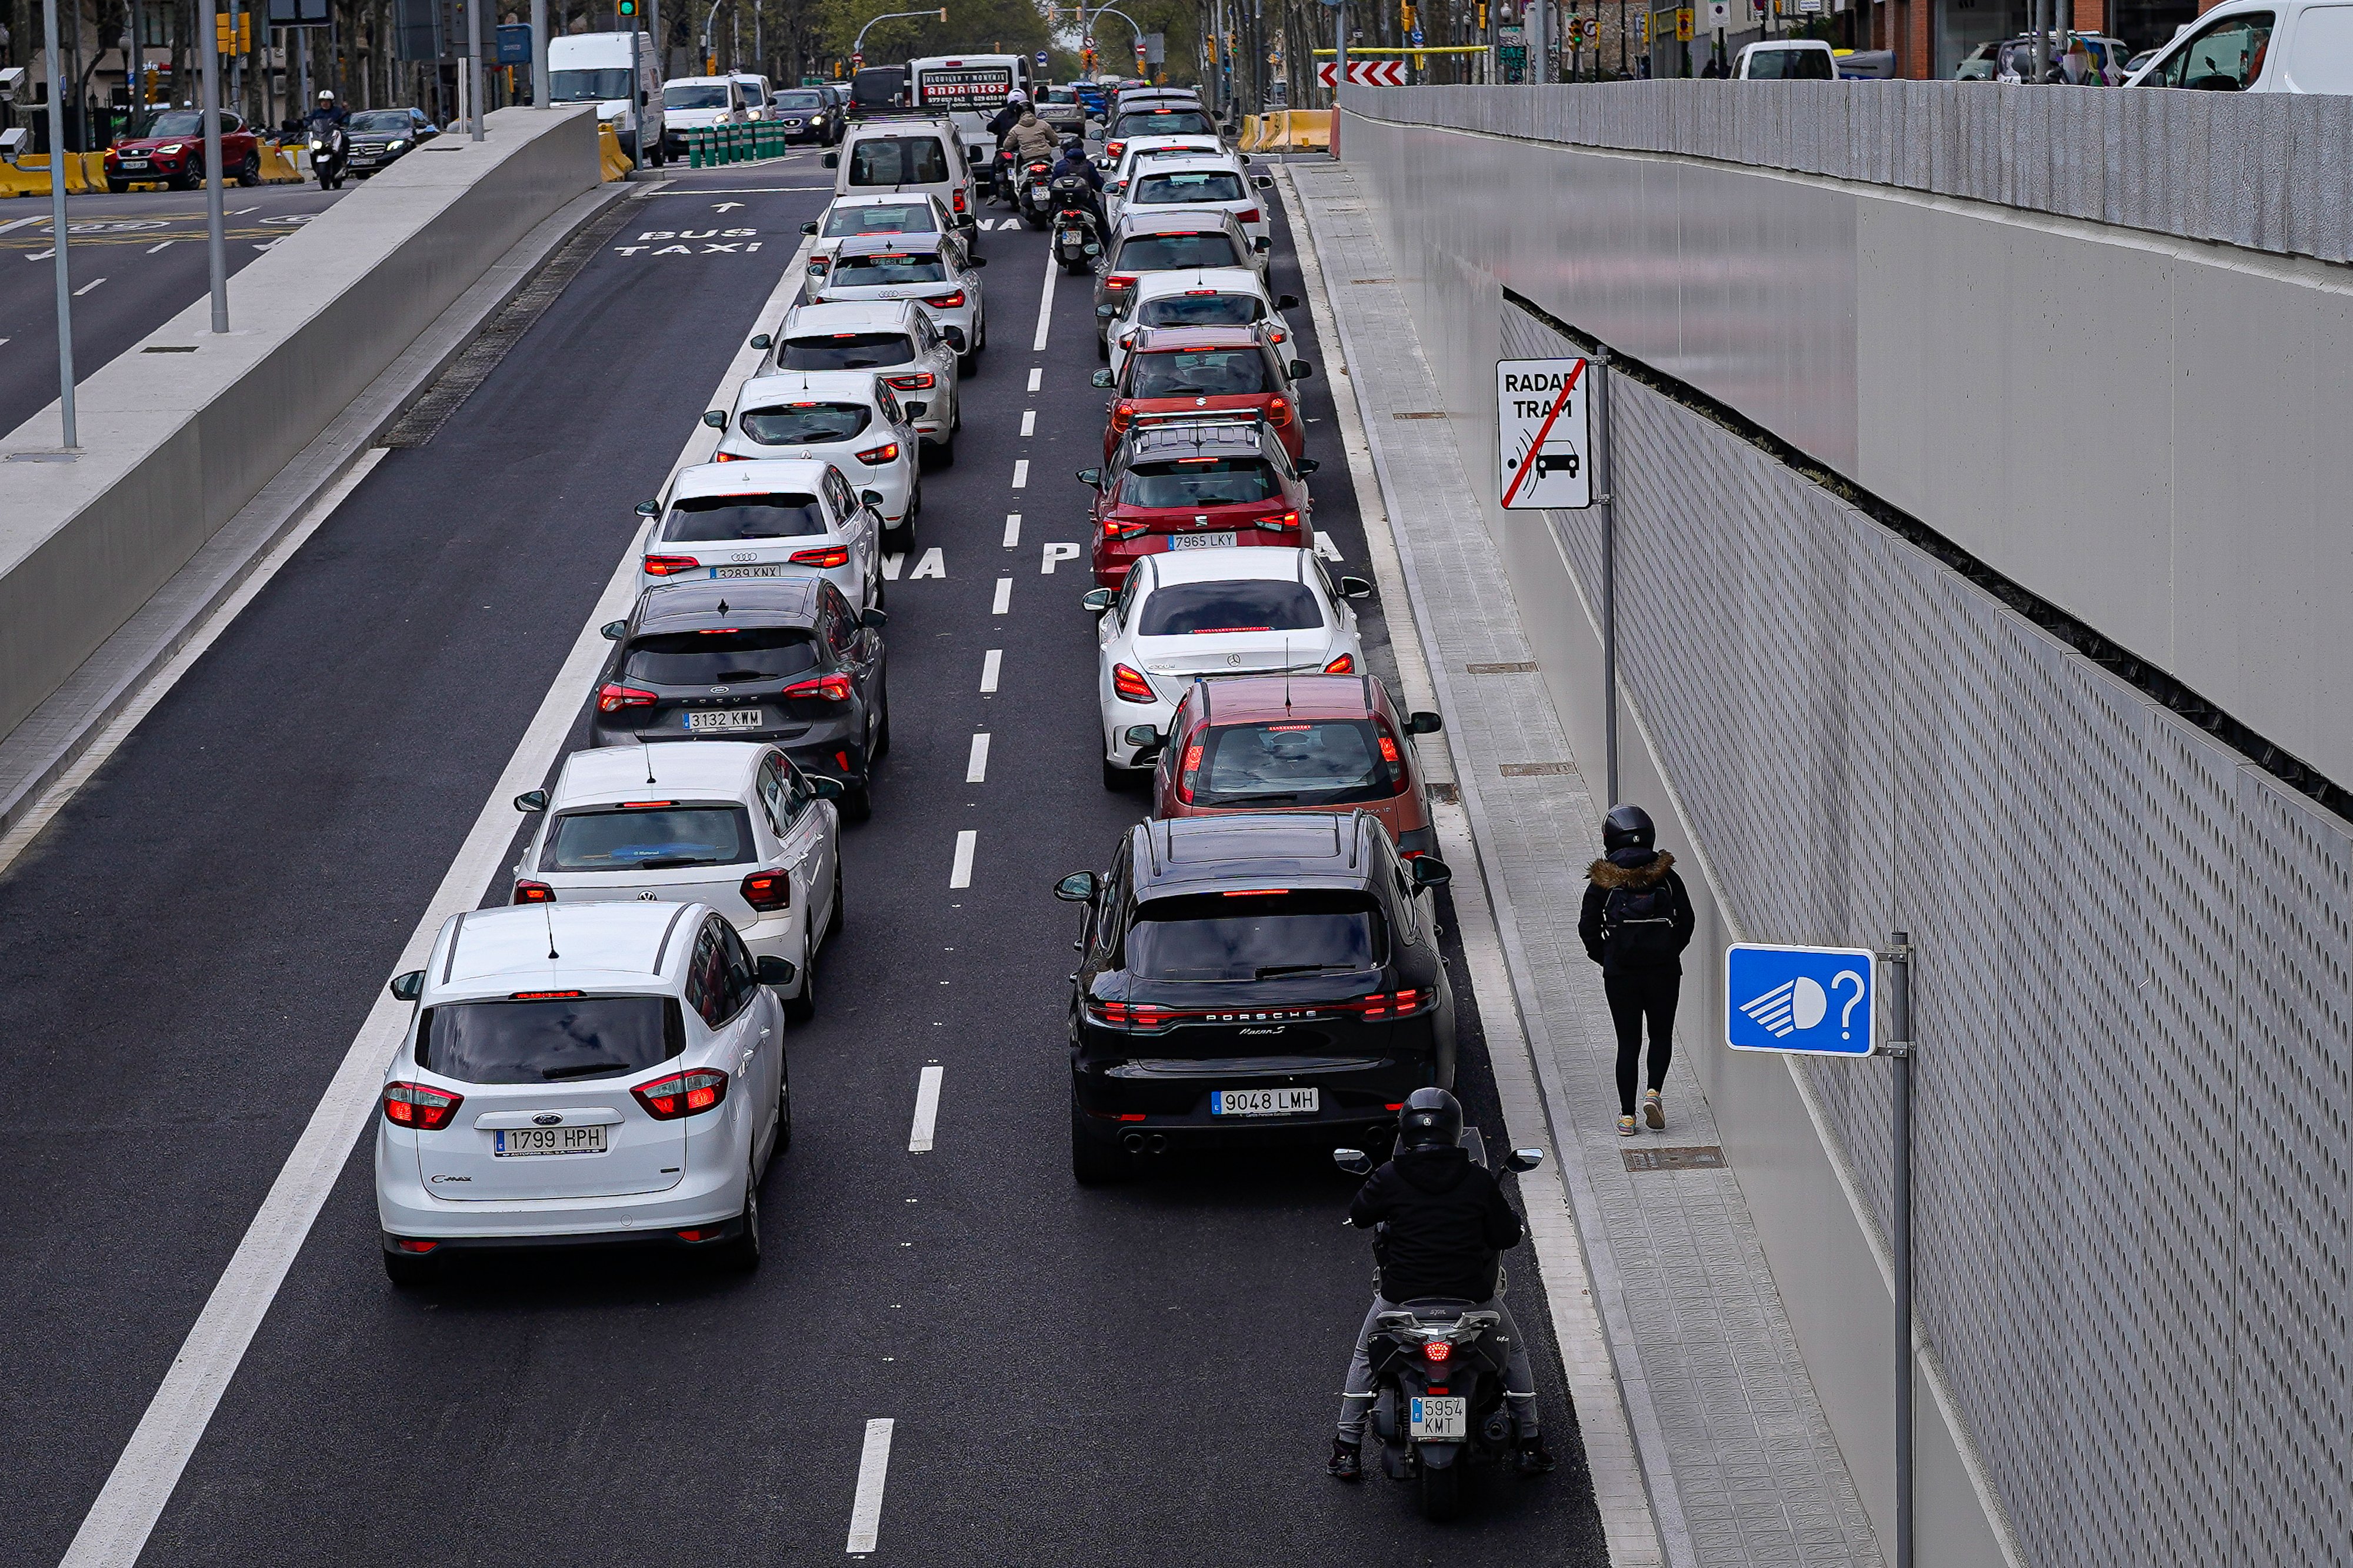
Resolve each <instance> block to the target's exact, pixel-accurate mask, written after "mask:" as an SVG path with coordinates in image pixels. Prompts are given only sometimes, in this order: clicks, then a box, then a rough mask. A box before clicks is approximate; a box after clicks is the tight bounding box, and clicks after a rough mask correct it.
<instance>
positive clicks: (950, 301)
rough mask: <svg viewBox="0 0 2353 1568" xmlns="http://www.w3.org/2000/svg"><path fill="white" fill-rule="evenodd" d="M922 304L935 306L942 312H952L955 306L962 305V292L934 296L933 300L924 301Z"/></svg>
mask: <svg viewBox="0 0 2353 1568" xmlns="http://www.w3.org/2000/svg"><path fill="white" fill-rule="evenodd" d="M923 303H924V304H926V305H937V306H938V307H939V308H940V309H941V310H955V308H956V307H957V306H959V305H961V304H963V303H964V290H963V289H957V290H956V291H955V293H953V294H939V295H934V297H933V298H931V299H929V300H924V301H923Z"/></svg>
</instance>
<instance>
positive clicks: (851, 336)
mask: <svg viewBox="0 0 2353 1568" xmlns="http://www.w3.org/2000/svg"><path fill="white" fill-rule="evenodd" d="M914 357H915V345H914V344H913V343H911V342H908V341H907V334H906V333H904V332H828V333H827V334H826V335H825V336H823V337H821V338H790V339H787V340H786V342H785V352H784V354H783V356H782V358H781V363H782V364H783V367H784V368H785V369H786V370H874V369H877V368H879V367H882V366H887V365H894V364H905V363H907V362H908V361H909V360H912V359H913V358H914Z"/></svg>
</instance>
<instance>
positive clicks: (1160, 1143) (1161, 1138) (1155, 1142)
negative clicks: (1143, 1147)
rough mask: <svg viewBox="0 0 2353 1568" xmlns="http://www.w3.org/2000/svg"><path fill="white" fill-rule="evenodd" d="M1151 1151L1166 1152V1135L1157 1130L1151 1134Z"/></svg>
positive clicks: (1156, 1152)
mask: <svg viewBox="0 0 2353 1568" xmlns="http://www.w3.org/2000/svg"><path fill="white" fill-rule="evenodd" d="M1152 1152H1154V1153H1155V1154H1166V1152H1168V1140H1167V1138H1166V1135H1164V1134H1162V1133H1158V1132H1155V1133H1154V1134H1153V1135H1152Z"/></svg>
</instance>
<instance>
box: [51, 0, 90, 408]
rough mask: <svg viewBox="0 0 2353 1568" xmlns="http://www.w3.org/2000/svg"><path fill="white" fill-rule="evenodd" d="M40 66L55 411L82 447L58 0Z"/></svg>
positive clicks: (53, 4)
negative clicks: (54, 278) (44, 88)
mask: <svg viewBox="0 0 2353 1568" xmlns="http://www.w3.org/2000/svg"><path fill="white" fill-rule="evenodd" d="M41 26H42V28H43V29H44V30H43V33H42V38H43V41H44V43H45V45H46V46H47V47H44V48H43V49H42V50H41V66H42V68H43V70H44V71H45V72H46V73H47V76H48V79H49V81H48V87H49V234H50V244H49V253H50V260H51V262H52V263H53V264H54V270H55V271H56V273H57V275H58V412H60V413H61V414H63V415H64V416H65V437H66V439H65V444H66V446H67V447H69V448H71V447H79V446H80V445H81V441H80V438H79V435H78V434H77V432H76V431H75V429H74V368H73V283H72V279H71V278H70V277H69V274H68V273H67V271H66V98H65V91H64V89H62V88H61V87H59V86H58V80H59V79H60V78H61V77H62V76H63V75H64V72H63V71H62V70H60V69H59V68H58V0H41Z"/></svg>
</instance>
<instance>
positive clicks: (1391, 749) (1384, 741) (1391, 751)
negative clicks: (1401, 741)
mask: <svg viewBox="0 0 2353 1568" xmlns="http://www.w3.org/2000/svg"><path fill="white" fill-rule="evenodd" d="M1397 760H1398V747H1397V742H1395V741H1392V740H1390V739H1389V738H1388V736H1387V735H1383V736H1382V737H1381V761H1383V762H1385V763H1392V764H1394V763H1396V762H1397Z"/></svg>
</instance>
